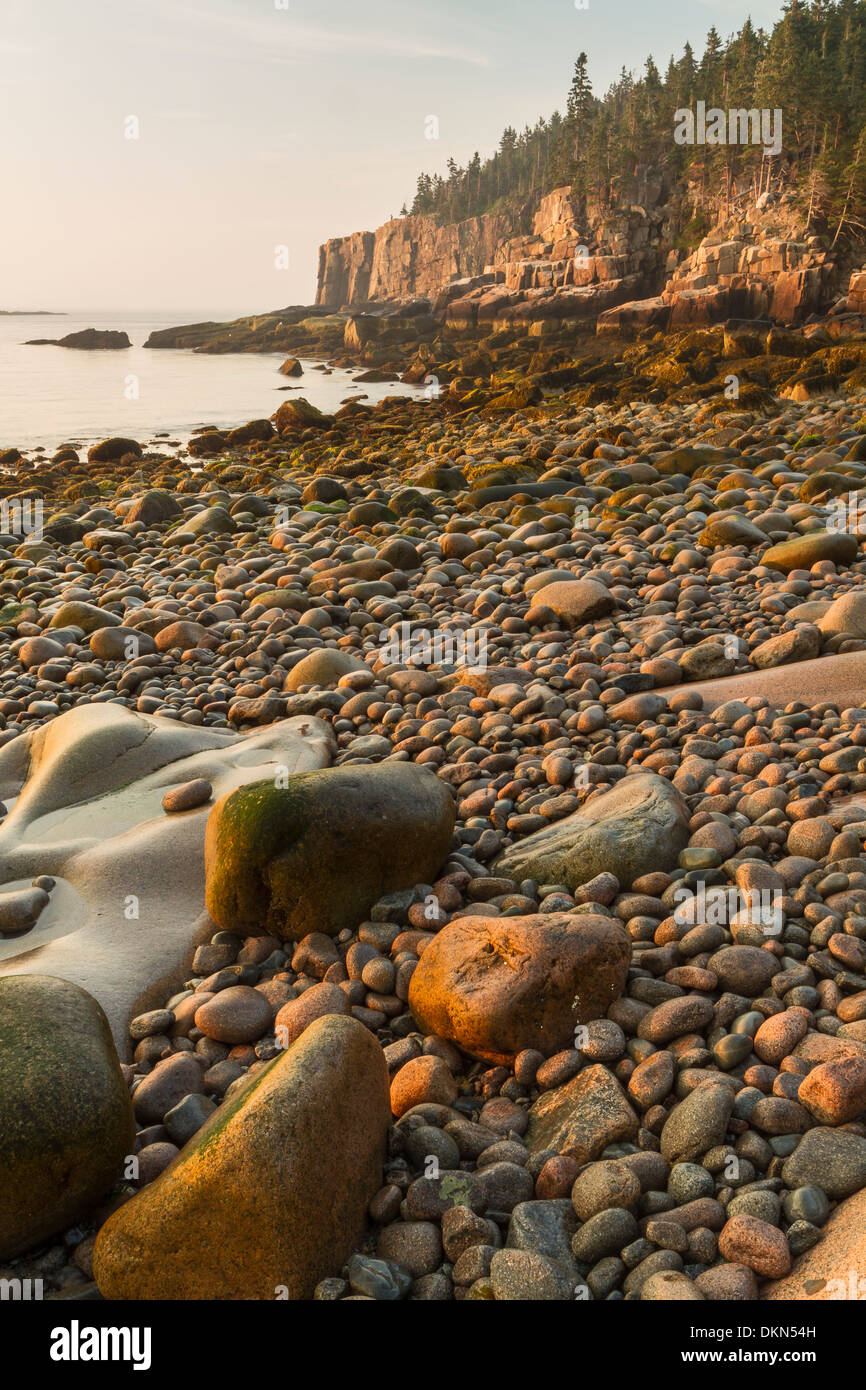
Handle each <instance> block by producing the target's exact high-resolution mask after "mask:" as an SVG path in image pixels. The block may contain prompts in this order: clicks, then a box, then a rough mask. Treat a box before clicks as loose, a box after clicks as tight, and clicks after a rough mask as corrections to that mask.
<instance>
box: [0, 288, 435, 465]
mask: <svg viewBox="0 0 866 1390" xmlns="http://www.w3.org/2000/svg"><path fill="white" fill-rule="evenodd" d="M0 307H5V306H0ZM231 317H235V316H234V315H232V314H225V315H222V314H214V313H198V314H194V313H192V314H191V313H189V312H179V313H178V314H176V315H175V316H173V317H172V318H170V319H168V318H165V317H162V318H156V317H153V316H148V315H146V314H142V313H138V314H135V313H128V314H105V313H99V312H96V311H94V312H93V313H87V314H85V315H83V316H82V315H78V314H64V315H63V316H62V317H57V318H53V317H51V318H48V317H42V316H35V315H26V316H21V317H18V316H15V317H12V316H9V317H6V316H4V315H0V449H3V448H10V447H12V446H16V447H17V448H19V449H33V448H35V447H36V446H37V445H39V444H42V445H44V446H45V448H46V449H47V450H49V451H50V450H53V449H55V448H56V447H57V445H58V444H62V443H65V442H67V441H70V442H72V443H76V442H80V443H82V444H89V443H92V442H93V441H94V440H97V439H104V438H105V437H106V436H107V435H112V434H122V435H129V436H130V437H131V438H133V439H137V440H138V441H139V442H140V443H142V444H145V443H148V442H150V441H153V440H154V438H155V436H156V435H158V434H162V435H164V436H166V437H167V438H168V439H172V440H176V441H181V442H185V441H186V439H187V438H188V437H189V435H190V433H191V432H192V431H193V430H194V429H196V428H197V427H198V426H201V425H205V424H207V425H216V426H218V427H229V426H233V425H240V424H244V423H245V422H246V421H247V420H254V419H260V418H261V417H262V416H268V415H272V414H273V413H274V411H275V410H276V409H277V407H278V406H280V405H281V404H282V403H283V401H285V400H291V399H292V398H293V397H294V398H297V397H298V396H304V397H306V399H307V400H308V401H310V402H311V403H312V404H313V405H316V406H318V408H319V409H320V410H323V411H325V412H326V413H328V414H331V413H333V412H334V411H335V410H337V409H338V408H339V406H340V404H341V403H342V402H343V401H345V400H346V399H347V398H357V399H365V401H366V403H367V404H375V402H376V401H380V400H382V398H383V397H384V396H393V395H420V396H422V397H423V394H424V393H423V389H422V388H418V387H410V386H404V385H402V383H400V382H396V381H395V382H394V383H393V384H392V383H384V384H382V383H375V384H373V383H369V382H364V383H362V384H361V383H357V384H356V383H353V381H352V377H353V376H356V375H357V374H358V372H359V371H360V369H354V370H351V371H343V370H339V369H334V371H333V372H331V373H330V374H326V373H325V372H323V371H321V370H316V364H315V363H311V362H304V375H303V376H302V377H298V378H286V377H284V376H280V374H279V372H278V370H277V369H278V367H279V365H280V363H281V362H282V361H283V360H284V358H285V356H286V355H287V354H285V353H276V354H272V353H265V354H258V353H233V354H230V355H223V354H217V355H214V356H208V355H206V354H203V353H194V352H188V351H179V350H175V349H172V348H160V349H153V348H148V349H147V350H146V351H145V349H144V348H143V347H142V344H143V343H144V342H145V341H146V339H147V337H148V334H150V333H152V332H153V331H154V330H155V329H158V328H170V327H172V326H173V325H176V324H180V323H194V322H199V323H200V322H204V321H206V320H208V319H221V318H231ZM83 328H114V329H124V330H125V331H126V332H127V333H128V335H129V338H130V340H131V342H132V344H133V346H132V347H131V348H125V349H120V350H117V351H105V350H103V351H87V350H80V349H73V348H58V347H26V346H24V343H25V340H26V339H28V338H63V337H65V336H66V334H67V333H77V332H78V331H79V330H81V329H83ZM302 360H303V359H302ZM287 387H288V388H289V389H288V390H287V389H286V388H287ZM281 388H282V389H281ZM156 442H157V443H158V444H162V445H163V446H165V444H166V438H163V439H162V440H157V441H156Z"/></svg>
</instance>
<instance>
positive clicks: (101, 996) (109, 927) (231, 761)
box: [0, 705, 333, 1057]
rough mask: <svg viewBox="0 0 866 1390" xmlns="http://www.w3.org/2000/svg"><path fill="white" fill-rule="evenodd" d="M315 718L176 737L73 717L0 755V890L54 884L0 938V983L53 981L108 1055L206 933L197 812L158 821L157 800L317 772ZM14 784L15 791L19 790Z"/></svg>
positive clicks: (125, 719)
mask: <svg viewBox="0 0 866 1390" xmlns="http://www.w3.org/2000/svg"><path fill="white" fill-rule="evenodd" d="M332 747H333V745H332V736H331V732H330V729H329V728H328V726H327V725H325V724H324V723H322V722H321V721H320V720H318V719H314V718H310V717H306V716H302V717H298V718H295V719H286V720H283V721H282V722H281V723H279V724H274V725H271V726H270V727H268V728H264V729H257V730H255V731H254V732H252V733H249V734H235V733H232V732H231V731H228V730H214V729H202V728H194V727H187V726H184V725H178V724H176V723H175V722H174V721H173V720H170V719H162V718H159V717H158V716H151V715H143V714H139V713H133V712H132V711H130V710H128V709H126V708H125V707H124V706H122V705H79V706H78V707H77V708H76V709H74V710H71V711H70V712H69V713H67V714H62V715H60V716H58V718H56V719H53V720H52V721H51V722H50V723H49V724H46V725H43V726H42V727H41V728H39V729H36V730H35V731H34V732H33V733H32V734H27V735H24V736H22V737H21V738H18V739H15V740H14V742H12V743H9V744H7V745H6V746H5V747H4V748H3V749H2V750H0V785H2V786H3V788H4V793H3V795H4V796H5V797H12V796H14V795H15V794H16V793H18V792H20V795H18V798H17V800H16V801H15V804H14V806H13V808H12V810H11V812H10V814H9V815H8V816H7V818H6V820H5V821H4V823H3V825H2V826H0V864H2V873H3V879H4V881H3V883H2V884H0V890H2V889H4V888H5V889H6V890H7V891H8V890H9V889H10V888H16V889H17V888H25V887H26V886H27V885H28V884H29V883H30V882H31V881H32V879H34V878H35V877H37V876H38V875H41V874H49V875H51V876H52V877H54V878H56V879H57V880H58V882H57V885H56V887H55V888H54V889H53V890H52V892H51V895H50V897H51V901H50V902H49V904H48V905H47V906H46V908H45V909H44V911H43V912H42V913H41V914H40V915H39V917H38V919H37V921H36V924H35V926H34V927H33V929H32V930H31V931H29V932H27V933H26V934H24V935H19V936H16V937H14V938H12V937H7V938H3V937H0V975H19V974H32V973H34V972H38V973H39V974H43V975H56V976H59V977H61V978H63V979H67V980H71V981H72V982H73V983H75V984H78V985H80V986H81V987H82V988H83V989H86V990H87V991H88V992H89V993H90V994H92V995H93V997H94V998H95V999H96V1000H98V1002H99V1003H100V1004H101V1005H102V1008H103V1009H104V1010H105V1013H106V1014H107V1016H108V1019H109V1023H110V1025H111V1029H112V1033H113V1034H114V1039H115V1043H116V1046H117V1049H118V1051H119V1053H120V1055H121V1057H125V1056H126V1055H127V1052H128V1039H127V1035H126V1027H127V1024H128V1022H129V1020H130V1018H132V1017H134V1016H135V1015H136V1014H139V1013H141V1012H143V1011H144V1010H145V1009H147V1008H149V1007H151V1006H155V1005H158V1004H162V1003H163V1001H164V1000H165V998H166V996H167V995H168V994H170V993H171V992H172V990H173V989H176V988H177V986H178V984H179V983H180V982H181V981H182V980H183V978H184V975H185V972H187V971H188V969H189V966H190V963H191V958H192V953H193V950H194V948H195V946H197V945H198V944H199V942H200V941H201V940H202V939H205V938H207V937H208V936H209V935H211V934H212V933H213V931H214V924H213V921H212V919H211V918H210V917H209V916H208V914H207V913H206V912H205V911H204V842H205V826H206V823H207V818H208V814H209V812H210V810H211V807H210V806H209V805H204V806H201V807H198V808H194V809H191V810H189V811H185V812H181V813H174V814H171V815H167V814H166V812H165V811H164V809H163V805H162V802H163V798H164V796H165V795H166V793H167V792H169V791H171V790H172V789H173V788H177V787H182V786H184V785H185V784H186V783H188V782H191V781H193V780H195V779H198V778H202V779H204V780H206V781H208V782H210V783H211V785H212V786H213V789H214V794H215V795H216V796H224V795H226V794H227V793H229V792H231V791H234V790H236V789H237V788H238V787H241V786H243V785H245V784H246V783H247V782H251V781H258V780H259V779H261V778H262V777H263V776H268V775H270V776H271V777H275V776H276V775H277V774H278V772H280V771H281V770H282V772H283V773H284V774H285V775H287V776H288V777H289V779H291V777H292V776H294V775H295V774H296V773H298V772H307V771H312V770H313V769H317V768H322V767H324V766H326V765H327V763H328V762H329V761H330V758H331V751H332ZM22 783H23V786H22Z"/></svg>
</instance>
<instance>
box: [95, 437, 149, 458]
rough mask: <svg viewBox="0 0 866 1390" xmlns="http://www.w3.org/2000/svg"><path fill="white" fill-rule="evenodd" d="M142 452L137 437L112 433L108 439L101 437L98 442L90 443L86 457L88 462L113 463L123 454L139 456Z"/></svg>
mask: <svg viewBox="0 0 866 1390" xmlns="http://www.w3.org/2000/svg"><path fill="white" fill-rule="evenodd" d="M142 452H143V451H142V447H141V445H140V444H139V442H138V440H137V439H125V438H124V437H123V436H122V435H112V437H111V438H110V439H102V440H100V442H99V443H98V444H92V445H91V446H90V448H89V449H88V451H87V458H88V461H89V462H90V463H114V462H115V461H116V460H117V459H122V458H123V457H124V455H125V454H134V455H135V457H136V458H141V455H142Z"/></svg>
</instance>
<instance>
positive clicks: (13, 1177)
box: [0, 975, 135, 1259]
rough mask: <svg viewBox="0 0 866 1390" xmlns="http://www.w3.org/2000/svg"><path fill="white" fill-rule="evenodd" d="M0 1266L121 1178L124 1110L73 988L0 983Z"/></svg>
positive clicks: (91, 1006)
mask: <svg viewBox="0 0 866 1390" xmlns="http://www.w3.org/2000/svg"><path fill="white" fill-rule="evenodd" d="M0 1114H2V1116H3V1123H2V1126H0V1259H6V1258H8V1256H10V1255H15V1254H17V1253H18V1252H19V1251H22V1250H26V1249H28V1248H29V1247H31V1246H33V1245H35V1244H37V1243H39V1242H41V1241H44V1240H46V1239H47V1238H48V1237H49V1236H52V1235H54V1234H55V1232H57V1231H62V1230H65V1229H66V1228H67V1227H69V1226H72V1225H73V1224H74V1223H75V1222H76V1221H78V1220H79V1219H80V1218H81V1217H83V1216H85V1215H86V1214H87V1213H88V1212H89V1211H90V1209H91V1208H92V1207H93V1206H95V1204H96V1203H97V1202H98V1201H100V1199H101V1198H102V1197H103V1196H104V1195H105V1193H106V1192H107V1190H108V1189H109V1187H111V1185H112V1183H114V1182H116V1181H117V1179H118V1178H119V1177H120V1176H121V1174H122V1172H123V1162H124V1159H125V1157H126V1155H127V1154H131V1153H132V1150H133V1145H134V1142H135V1121H134V1119H133V1114H132V1102H131V1100H130V1096H129V1092H128V1090H127V1088H126V1083H125V1081H124V1079H123V1073H122V1071H121V1069H120V1062H119V1061H118V1057H117V1053H116V1052H115V1050H114V1043H113V1042H112V1039H111V1030H110V1028H109V1026H108V1020H107V1018H106V1017H105V1014H104V1013H103V1012H102V1009H101V1008H100V1007H99V1005H98V1004H97V1002H96V1000H95V999H93V998H91V996H90V995H89V994H88V993H87V992H86V991H85V990H83V989H79V988H78V986H77V985H73V984H69V983H68V982H67V981H66V980H55V979H52V978H51V977H49V976H47V975H22V976H19V977H17V978H15V977H12V978H9V979H2V980H0Z"/></svg>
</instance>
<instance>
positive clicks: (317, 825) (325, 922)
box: [205, 763, 454, 941]
mask: <svg viewBox="0 0 866 1390" xmlns="http://www.w3.org/2000/svg"><path fill="white" fill-rule="evenodd" d="M453 829H454V801H453V798H452V795H451V792H450V790H449V789H448V787H447V786H446V784H445V783H444V782H442V781H440V780H439V778H437V777H436V776H435V774H433V773H431V772H429V771H426V770H425V769H424V768H423V767H418V766H417V765H416V764H415V763H383V764H379V765H378V766H375V767H353V766H346V767H337V768H330V769H327V770H325V771H322V772H310V773H301V774H300V775H299V776H297V777H294V778H291V779H290V780H289V781H288V785H286V786H285V787H283V786H280V785H277V784H276V781H274V780H272V781H268V782H256V783H254V784H253V785H251V786H248V787H244V788H243V789H241V790H239V791H238V792H236V793H232V794H231V795H229V796H226V797H223V798H222V799H221V800H220V801H219V802H217V804H216V806H214V808H213V810H212V812H211V814H210V819H209V821H208V828H207V840H206V845H205V873H206V879H207V895H206V900H207V907H208V911H209V912H210V913H211V915H212V916H213V917H214V919H215V920H216V921H217V922H219V924H220V926H222V927H224V928H225V929H226V930H227V931H240V932H242V933H243V934H244V935H247V934H249V933H250V932H261V931H267V932H271V933H272V934H273V935H275V936H278V937H281V938H282V939H283V940H289V941H300V940H301V938H302V937H304V936H307V935H308V933H310V932H313V931H318V932H326V933H327V934H328V935H329V936H337V935H338V934H339V933H340V932H341V931H343V930H344V929H345V928H346V927H356V926H357V925H358V923H359V922H360V921H362V920H363V918H364V917H365V916H366V915H367V913H368V912H369V910H370V908H371V907H372V906H373V903H374V902H376V900H377V898H380V897H381V896H382V895H383V894H384V893H391V892H395V891H396V890H398V889H402V888H411V887H412V886H413V885H414V884H416V883H431V882H432V881H433V879H434V877H435V875H436V873H437V871H438V870H439V869H440V868H441V866H442V863H443V861H444V860H445V858H446V856H447V854H448V851H449V849H450V847H451V833H452V831H453Z"/></svg>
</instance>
